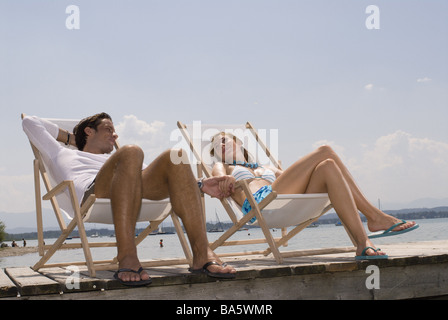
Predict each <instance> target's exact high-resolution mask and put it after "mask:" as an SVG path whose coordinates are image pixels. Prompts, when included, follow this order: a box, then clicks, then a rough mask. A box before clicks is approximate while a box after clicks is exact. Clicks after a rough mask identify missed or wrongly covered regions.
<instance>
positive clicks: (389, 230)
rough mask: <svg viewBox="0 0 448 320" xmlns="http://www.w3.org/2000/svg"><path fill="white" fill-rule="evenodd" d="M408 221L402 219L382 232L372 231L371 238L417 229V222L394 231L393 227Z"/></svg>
mask: <svg viewBox="0 0 448 320" xmlns="http://www.w3.org/2000/svg"><path fill="white" fill-rule="evenodd" d="M406 222H407V221H406V220H401V221H400V222H398V223H396V224H394V225H393V226H392V227H390V228H389V229H387V230H386V231H384V232H380V233H372V234H370V235H369V239H375V238H382V237H389V236H396V235H399V234H403V233H406V232H409V231H412V230H415V229H417V228H418V227H419V225H418V224H415V225H414V226H412V227H410V228H407V229H404V230H399V231H392V230H393V229H395V228H396V227H398V226H400V225H402V224H405V223H406Z"/></svg>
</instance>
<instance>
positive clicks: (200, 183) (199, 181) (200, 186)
mask: <svg viewBox="0 0 448 320" xmlns="http://www.w3.org/2000/svg"><path fill="white" fill-rule="evenodd" d="M202 180H204V178H201V179H199V180H198V187H199V190H200V191H201V192H202V193H204V192H203V191H202V187H203V186H204V182H202Z"/></svg>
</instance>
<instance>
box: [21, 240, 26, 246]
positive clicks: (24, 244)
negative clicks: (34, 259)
mask: <svg viewBox="0 0 448 320" xmlns="http://www.w3.org/2000/svg"><path fill="white" fill-rule="evenodd" d="M22 241H23V247H24V248H25V247H26V240H25V239H24V238H22Z"/></svg>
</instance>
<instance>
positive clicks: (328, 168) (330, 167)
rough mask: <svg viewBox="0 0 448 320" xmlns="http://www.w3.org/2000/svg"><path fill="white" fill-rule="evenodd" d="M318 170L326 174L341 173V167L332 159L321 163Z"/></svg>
mask: <svg viewBox="0 0 448 320" xmlns="http://www.w3.org/2000/svg"><path fill="white" fill-rule="evenodd" d="M316 170H319V171H322V170H323V171H325V172H335V171H339V167H338V165H337V163H336V161H334V160H333V159H331V158H328V159H325V160H323V161H321V162H320V163H319V164H318V165H317V167H316Z"/></svg>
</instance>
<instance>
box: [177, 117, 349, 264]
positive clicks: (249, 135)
mask: <svg viewBox="0 0 448 320" xmlns="http://www.w3.org/2000/svg"><path fill="white" fill-rule="evenodd" d="M177 125H178V127H179V129H180V131H181V133H182V136H183V137H184V139H185V141H186V142H187V144H188V145H189V147H190V149H191V152H192V153H193V155H194V158H195V159H196V161H197V170H198V177H202V176H203V175H205V176H206V177H210V176H211V175H212V173H211V172H212V168H213V165H214V163H215V162H216V161H217V159H214V157H212V156H211V155H210V148H211V140H210V139H211V137H213V136H214V135H215V134H217V133H219V132H229V133H231V134H233V135H235V136H236V137H238V138H239V139H240V140H241V141H243V143H244V146H246V148H247V146H249V148H248V149H249V152H250V153H251V154H252V156H254V157H255V160H256V161H257V162H258V163H261V164H269V165H272V166H275V167H276V168H279V169H281V165H280V163H279V161H278V160H277V159H276V157H275V156H274V154H273V153H272V152H271V150H270V149H269V148H268V147H267V145H266V143H265V142H264V140H265V139H262V137H261V135H260V134H259V133H258V132H257V131H256V130H255V129H254V127H253V126H252V125H251V124H250V123H249V122H247V123H246V124H245V125H244V124H243V125H205V124H203V123H200V122H195V123H193V124H192V125H186V124H183V123H181V122H180V121H179V122H178V123H177ZM270 133H271V134H272V135H270V138H271V139H275V138H276V136H275V134H276V132H275V131H272V132H270ZM263 135H267V131H263ZM237 187H241V188H243V190H244V192H245V194H246V197H247V199H248V201H249V203H250V205H251V207H252V210H251V211H250V212H249V213H248V214H247V215H244V214H243V213H242V211H241V207H240V206H239V205H238V204H237V203H236V202H235V201H234V200H233V199H232V198H231V197H228V198H226V199H223V200H221V203H222V205H223V206H224V208H225V210H226V212H227V214H228V215H229V218H230V219H231V220H232V222H233V226H232V227H231V228H230V229H228V230H227V231H226V232H224V234H223V235H222V236H221V237H220V238H218V239H217V240H216V241H214V242H213V243H211V245H210V246H211V248H212V250H215V249H217V248H218V247H221V246H232V245H248V244H259V243H267V244H268V248H267V249H266V250H254V251H244V252H231V253H223V254H219V255H220V256H223V257H225V256H236V255H250V254H258V255H259V254H263V255H265V256H267V255H269V254H271V253H272V255H273V256H274V258H275V260H276V261H277V263H279V264H281V263H282V262H283V259H284V258H287V257H296V256H310V255H321V254H335V253H345V252H353V251H355V247H339V248H322V249H307V250H295V251H285V250H283V251H280V248H281V247H286V246H287V243H288V241H289V240H290V239H291V238H292V237H294V236H295V235H297V234H298V233H299V232H301V231H302V230H303V229H304V228H306V227H307V226H309V225H310V224H312V223H314V222H316V221H317V220H318V219H319V218H320V217H321V216H322V215H323V214H325V213H326V212H327V211H328V210H330V209H331V208H332V205H331V203H330V199H329V198H328V194H327V193H320V194H277V193H276V192H275V191H273V192H272V193H270V194H269V195H268V196H267V197H266V198H265V199H263V201H261V202H260V203H259V204H257V202H256V201H255V199H254V197H253V195H252V193H251V191H250V190H249V187H248V183H247V182H246V181H245V180H241V181H239V182H237ZM254 217H256V220H255V222H254V223H253V224H256V225H258V226H259V227H260V228H261V229H262V231H263V235H264V238H262V239H251V240H235V241H228V239H229V238H230V237H231V236H232V235H234V234H235V232H237V231H238V230H240V229H241V228H242V227H244V226H245V225H246V224H251V223H250V221H251V220H252V218H254ZM290 227H292V229H291V228H290ZM273 228H280V229H282V236H281V237H280V238H274V237H273V236H272V233H271V231H270V229H273ZM288 228H289V229H290V230H289V231H287V230H288ZM352 242H353V241H352Z"/></svg>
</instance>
